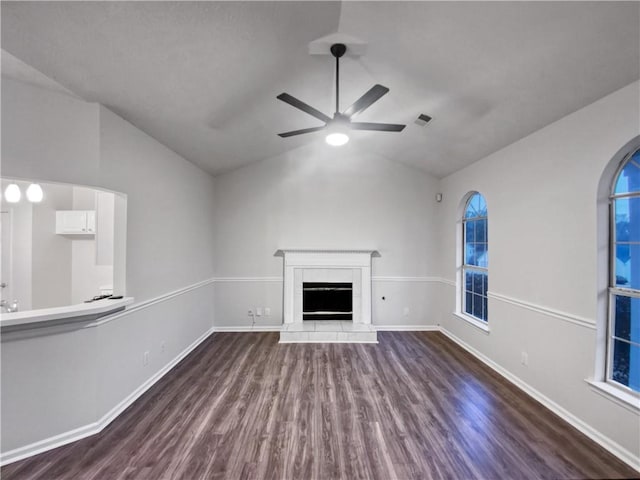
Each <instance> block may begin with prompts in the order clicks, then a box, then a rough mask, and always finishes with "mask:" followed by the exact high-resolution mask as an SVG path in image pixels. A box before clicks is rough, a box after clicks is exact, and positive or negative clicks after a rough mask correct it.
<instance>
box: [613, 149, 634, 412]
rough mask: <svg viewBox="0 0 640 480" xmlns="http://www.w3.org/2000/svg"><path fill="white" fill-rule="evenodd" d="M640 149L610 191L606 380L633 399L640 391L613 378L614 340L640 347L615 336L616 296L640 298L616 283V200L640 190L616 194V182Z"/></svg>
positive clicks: (626, 159)
mask: <svg viewBox="0 0 640 480" xmlns="http://www.w3.org/2000/svg"><path fill="white" fill-rule="evenodd" d="M639 151H640V147H638V148H634V149H631V150H630V151H629V152H628V153H627V154H626V155H625V156H624V158H623V159H622V161H621V162H620V164H619V165H618V168H617V169H616V173H615V175H614V176H613V181H612V182H611V186H610V191H609V219H608V220H609V252H608V254H609V275H608V281H609V285H608V296H607V302H608V305H607V328H606V346H605V349H606V357H605V375H604V377H605V378H604V382H605V383H606V384H608V385H611V386H613V387H614V388H615V389H617V390H618V391H619V392H620V393H621V394H622V395H623V396H625V397H626V396H631V399H633V398H635V399H636V400H640V392H638V391H636V390H633V389H632V388H630V387H627V386H626V385H623V384H622V383H620V382H617V381H616V380H614V379H613V350H614V349H613V341H614V340H619V341H623V342H625V343H629V344H631V345H636V346H639V347H640V344H638V343H636V342H632V341H630V340H629V341H627V340H625V339H621V338H618V337H615V335H614V333H613V332H614V331H615V329H614V322H615V303H616V302H615V300H616V297H628V298H640V289H634V288H631V287H629V288H624V287H619V286H617V285H616V268H615V262H616V222H615V218H616V211H615V200H617V199H621V198H640V191H636V192H626V193H620V194H616V193H615V189H616V184H617V183H618V179H619V177H620V175H621V173H622V170H623V169H624V167H625V166H626V165H627V163H628V162H629V160H630V159H631V157H633V155H635V154H636V153H637V152H639Z"/></svg>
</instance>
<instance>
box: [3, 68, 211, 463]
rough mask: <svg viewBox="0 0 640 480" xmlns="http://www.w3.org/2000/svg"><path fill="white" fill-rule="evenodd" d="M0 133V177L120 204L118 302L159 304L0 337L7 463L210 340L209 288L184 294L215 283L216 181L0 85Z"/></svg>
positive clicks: (65, 105)
mask: <svg viewBox="0 0 640 480" xmlns="http://www.w3.org/2000/svg"><path fill="white" fill-rule="evenodd" d="M2 129H3V131H2V134H3V138H2V175H3V176H7V177H18V178H30V179H39V180H49V181H58V182H65V183H77V184H81V185H88V186H95V187H98V188H104V189H107V190H113V191H117V192H122V193H124V194H126V195H127V200H128V203H127V208H128V211H127V218H126V223H127V226H126V227H127V237H126V238H127V240H126V242H127V244H126V248H127V252H126V255H127V264H126V284H127V292H126V294H127V295H129V296H134V297H135V299H136V304H138V305H140V303H141V302H143V301H145V300H152V299H155V298H157V297H160V298H158V299H157V301H155V300H154V301H153V302H151V303H147V304H145V305H142V306H141V307H139V308H133V309H131V311H130V313H128V314H126V315H123V316H119V317H117V318H116V319H115V320H113V321H112V322H111V323H108V324H105V325H103V326H102V327H99V328H98V327H95V328H81V327H82V325H80V326H78V327H77V329H76V330H71V331H67V332H64V333H62V332H58V333H55V334H53V333H51V332H47V331H46V329H43V330H42V331H41V332H40V333H39V334H38V336H36V337H34V338H23V337H20V336H16V335H3V336H2V352H1V354H2V385H1V386H2V388H1V390H2V392H1V395H2V398H1V399H2V430H1V436H2V451H3V454H6V452H7V451H11V450H13V451H14V452H25V451H26V452H28V451H33V448H36V447H34V445H35V446H37V445H38V443H37V442H39V441H44V443H45V444H46V443H47V441H48V440H47V439H51V438H53V437H55V436H56V435H61V437H60V438H68V435H71V434H70V433H69V432H72V431H73V430H74V429H77V428H80V429H82V428H83V427H84V426H86V425H87V422H89V421H98V420H99V419H100V418H101V416H102V415H103V414H104V412H105V411H113V410H112V409H114V408H116V407H117V405H118V404H119V402H122V401H125V400H126V399H127V398H129V397H130V395H132V393H134V390H135V389H136V388H138V387H139V386H140V385H141V383H143V382H144V381H145V380H147V379H150V378H152V377H154V375H155V374H156V373H157V372H158V371H160V369H161V368H162V367H163V366H164V365H166V364H167V363H168V362H170V361H171V360H172V359H173V358H175V357H176V356H177V355H179V354H180V352H183V351H185V349H186V348H188V347H189V346H190V345H191V344H192V343H193V342H194V341H195V340H197V339H198V338H201V336H202V335H203V334H206V333H207V332H209V331H210V328H211V326H212V323H213V305H212V301H213V295H214V292H213V285H212V284H203V285H201V286H199V287H197V288H195V290H184V289H185V288H186V287H189V286H190V285H193V284H196V283H198V282H201V281H203V280H207V279H210V278H211V277H212V276H213V243H214V229H213V215H212V210H213V202H214V198H213V194H214V183H213V180H212V178H211V177H210V176H209V175H208V174H206V173H205V172H203V171H202V170H200V169H199V168H197V167H196V166H194V165H193V164H191V163H189V162H187V161H186V160H184V159H183V158H181V157H180V156H178V155H177V154H175V153H174V152H172V151H170V150H169V149H168V148H166V147H164V146H163V145H161V144H159V143H158V142H157V141H155V140H154V139H153V138H151V137H149V136H148V135H146V134H144V133H142V132H141V131H140V130H138V129H137V128H135V127H134V126H133V125H131V124H130V123H128V122H126V121H125V120H123V119H122V118H120V117H118V116H117V115H115V114H114V113H112V112H110V111H109V110H108V109H106V108H104V107H101V106H99V105H96V104H90V103H86V102H82V101H79V100H77V99H75V98H72V97H69V96H66V95H64V94H59V93H55V92H51V91H45V90H41V89H39V88H37V87H33V86H30V85H26V84H22V83H19V82H15V81H12V80H8V79H6V80H5V79H4V78H3V79H2ZM122 223H123V219H121V218H119V219H116V224H117V225H119V226H120V227H122V226H123V225H121V224H122ZM116 248H120V246H117V247H116ZM176 290H180V291H179V292H178V293H176V294H172V292H175V291H176ZM158 302H159V303H158ZM162 343H164V351H162V348H161V344H162ZM145 351H148V352H149V357H150V362H149V365H143V362H142V359H143V353H144V352H145ZM43 377H46V379H45V380H46V381H44V380H42V379H43ZM110 409H111V410H110ZM65 435H67V436H65ZM30 449H31V450H30Z"/></svg>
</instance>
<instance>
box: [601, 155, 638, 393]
mask: <svg viewBox="0 0 640 480" xmlns="http://www.w3.org/2000/svg"><path fill="white" fill-rule="evenodd" d="M609 198H610V214H609V232H610V242H609V246H610V249H609V314H608V325H607V349H606V350H607V360H606V376H607V381H610V382H615V383H616V384H618V385H621V386H623V387H626V388H628V389H631V390H634V391H636V392H638V391H640V149H636V150H634V151H631V152H629V154H628V155H627V156H626V157H625V158H624V160H623V161H622V163H621V165H620V167H619V169H618V172H617V173H616V175H615V177H614V180H613V185H612V188H611V195H610V197H609Z"/></svg>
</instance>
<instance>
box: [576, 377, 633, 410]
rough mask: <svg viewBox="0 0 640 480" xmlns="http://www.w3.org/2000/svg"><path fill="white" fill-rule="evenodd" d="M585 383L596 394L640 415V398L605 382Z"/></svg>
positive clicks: (592, 381) (591, 381)
mask: <svg viewBox="0 0 640 480" xmlns="http://www.w3.org/2000/svg"><path fill="white" fill-rule="evenodd" d="M585 382H587V383H588V384H589V386H590V387H591V389H592V390H593V391H594V392H596V393H597V394H599V395H602V396H603V397H605V398H606V399H608V400H611V401H613V402H614V403H617V404H618V405H620V406H621V407H624V408H626V409H627V410H629V411H630V412H633V413H635V414H640V397H638V396H637V395H634V394H633V393H631V392H626V391H624V390H622V389H621V388H617V387H615V386H613V385H611V384H609V383H607V382H596V381H594V380H585Z"/></svg>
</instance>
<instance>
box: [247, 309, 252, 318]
mask: <svg viewBox="0 0 640 480" xmlns="http://www.w3.org/2000/svg"><path fill="white" fill-rule="evenodd" d="M247 316H249V317H253V310H251V309H249V311H248V312H247Z"/></svg>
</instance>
